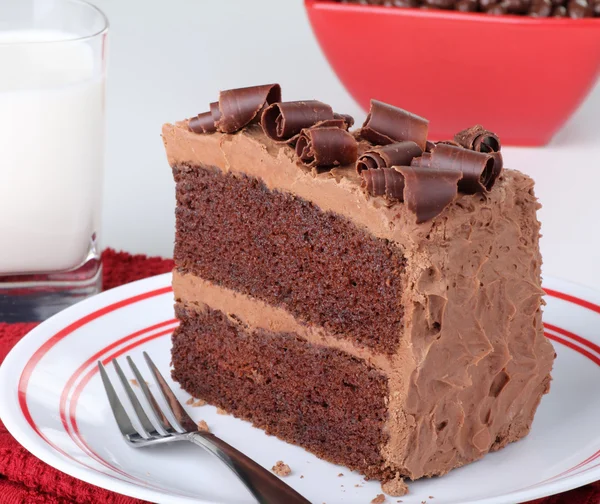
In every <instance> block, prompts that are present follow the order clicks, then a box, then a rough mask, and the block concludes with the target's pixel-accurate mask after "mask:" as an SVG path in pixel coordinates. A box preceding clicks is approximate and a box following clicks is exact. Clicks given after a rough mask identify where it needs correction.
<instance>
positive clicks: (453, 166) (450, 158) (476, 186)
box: [431, 144, 500, 194]
mask: <svg viewBox="0 0 600 504" xmlns="http://www.w3.org/2000/svg"><path fill="white" fill-rule="evenodd" d="M431 168H432V169H435V170H438V171H439V172H452V173H454V172H458V173H461V174H462V177H461V180H460V182H459V183H458V189H459V190H460V191H461V192H463V193H465V194H475V193H477V192H487V191H489V190H491V188H492V187H493V185H494V182H496V179H497V178H498V175H499V174H500V173H499V171H498V169H497V168H496V161H495V159H494V157H493V156H492V155H491V154H489V153H484V152H475V151H472V150H468V149H463V148H462V147H454V146H453V145H444V144H440V145H437V146H436V147H435V149H433V151H432V152H431Z"/></svg>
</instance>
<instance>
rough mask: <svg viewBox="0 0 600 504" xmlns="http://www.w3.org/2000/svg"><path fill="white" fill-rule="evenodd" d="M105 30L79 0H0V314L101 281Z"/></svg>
mask: <svg viewBox="0 0 600 504" xmlns="http://www.w3.org/2000/svg"><path fill="white" fill-rule="evenodd" d="M107 32H108V22H107V19H106V17H105V16H104V14H103V13H102V12H101V11H100V10H98V9H97V8H96V7H94V6H92V5H90V4H88V3H86V2H84V1H82V0H1V1H0V322H16V321H33V320H43V319H45V318H47V317H49V316H50V315H53V314H54V313H56V312H57V311H59V310H61V309H63V308H65V307H67V306H69V305H71V304H72V303H74V302H76V301H79V300H81V299H83V298H84V297H86V296H89V295H91V294H95V293H96V292H98V291H99V290H100V289H101V278H102V270H101V263H100V256H99V252H98V247H99V245H98V234H97V232H98V225H99V217H100V198H101V193H102V170H103V162H104V88H105V71H106V37H107Z"/></svg>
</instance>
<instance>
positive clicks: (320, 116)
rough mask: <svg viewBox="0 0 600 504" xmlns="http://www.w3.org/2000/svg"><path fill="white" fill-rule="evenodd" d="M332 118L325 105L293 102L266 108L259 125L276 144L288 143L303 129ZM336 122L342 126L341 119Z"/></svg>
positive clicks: (315, 102)
mask: <svg viewBox="0 0 600 504" xmlns="http://www.w3.org/2000/svg"><path fill="white" fill-rule="evenodd" d="M333 118H334V117H333V110H332V109H331V107H330V106H329V105H327V104H326V103H322V102H320V101H316V100H311V101H293V102H283V103H274V104H273V105H270V106H269V107H267V108H266V109H265V110H264V112H263V113H262V117H261V119H260V124H261V126H262V128H263V130H264V132H265V134H266V135H267V136H268V137H269V138H272V139H273V140H275V141H277V142H290V141H294V140H296V139H297V138H298V136H299V134H300V132H301V131H302V130H303V129H305V128H310V127H311V126H314V125H315V124H317V123H318V122H322V121H327V120H333ZM338 121H339V122H341V123H342V124H344V121H343V119H339V120H338Z"/></svg>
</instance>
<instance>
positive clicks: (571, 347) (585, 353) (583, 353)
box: [545, 332, 600, 366]
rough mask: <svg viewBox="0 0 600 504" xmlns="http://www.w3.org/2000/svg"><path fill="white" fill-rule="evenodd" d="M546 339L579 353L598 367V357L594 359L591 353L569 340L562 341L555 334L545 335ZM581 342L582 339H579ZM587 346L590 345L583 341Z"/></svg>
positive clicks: (599, 359) (599, 362) (599, 364)
mask: <svg viewBox="0 0 600 504" xmlns="http://www.w3.org/2000/svg"><path fill="white" fill-rule="evenodd" d="M545 334H546V337H547V338H549V339H551V340H554V341H556V342H557V343H560V344H562V345H565V346H567V347H569V348H570V349H571V350H575V351H576V352H579V353H580V354H581V355H585V356H586V357H587V358H588V359H590V360H591V361H592V362H595V363H596V364H598V366H600V357H596V356H595V355H594V354H593V353H591V352H589V351H587V350H586V349H585V348H581V347H580V346H579V345H576V344H575V343H571V342H570V341H569V340H566V339H563V338H561V337H560V336H556V335H555V334H551V333H548V332H547V333H545ZM581 339H582V340H583V338H581ZM584 341H586V342H587V343H588V345H589V344H591V343H590V342H589V341H587V340H584Z"/></svg>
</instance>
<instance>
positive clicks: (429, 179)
mask: <svg viewBox="0 0 600 504" xmlns="http://www.w3.org/2000/svg"><path fill="white" fill-rule="evenodd" d="M466 152H468V151H466ZM398 170H399V171H400V173H401V174H402V175H403V176H404V202H405V203H406V206H407V207H408V209H409V210H410V211H411V212H413V213H414V214H415V215H416V216H417V224H420V223H422V222H425V221H428V220H430V219H433V218H434V217H436V216H438V215H439V214H440V213H442V211H443V210H444V209H445V208H446V207H447V206H448V205H450V203H452V202H453V201H454V199H455V198H456V196H457V194H458V183H459V180H460V179H461V178H462V173H461V172H460V171H458V170H452V169H451V170H444V169H439V168H433V167H424V166H420V167H415V166H401V167H399V168H398Z"/></svg>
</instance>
